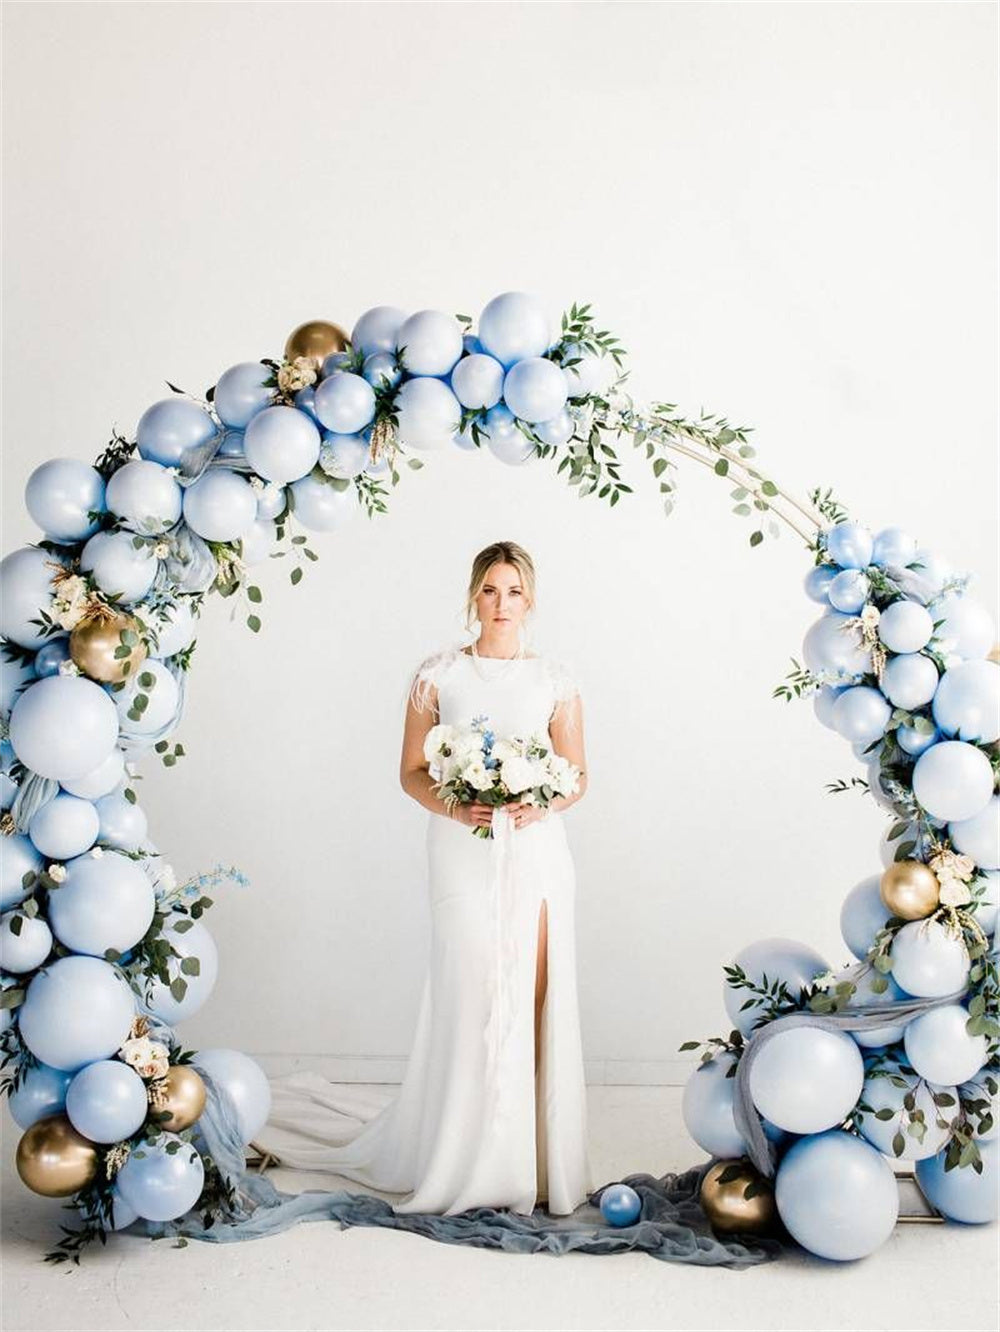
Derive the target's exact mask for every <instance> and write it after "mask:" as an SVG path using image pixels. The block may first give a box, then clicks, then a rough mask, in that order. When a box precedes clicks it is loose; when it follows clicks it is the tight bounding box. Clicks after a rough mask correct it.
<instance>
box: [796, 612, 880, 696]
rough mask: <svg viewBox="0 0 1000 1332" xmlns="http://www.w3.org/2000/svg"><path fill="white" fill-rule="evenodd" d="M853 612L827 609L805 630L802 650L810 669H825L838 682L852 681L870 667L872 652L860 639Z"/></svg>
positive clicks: (823, 670) (820, 670) (849, 682)
mask: <svg viewBox="0 0 1000 1332" xmlns="http://www.w3.org/2000/svg"><path fill="white" fill-rule="evenodd" d="M853 619H855V617H854V616H852V615H842V614H841V613H840V611H835V610H831V611H827V613H826V614H825V615H821V616H820V617H819V619H818V620H817V621H816V622H815V624H813V625H812V626H811V627H810V628H809V630H808V631H807V633H806V636H805V638H804V639H803V642H802V654H803V656H804V657H805V662H806V665H807V666H808V667H809V669H810V670H811V671H816V672H827V673H829V674H830V675H831V676H833V678H834V680H835V681H836V683H838V684H853V683H854V682H855V681H857V680H858V679H859V678H860V677H861V676H862V675H864V674H865V673H866V672H869V671H871V669H872V654H871V652H870V651H869V650H868V648H866V647H865V646H864V645H863V644H862V643H861V642H860V637H859V633H858V630H857V626H856V625H852V624H851V623H850V621H851V620H853Z"/></svg>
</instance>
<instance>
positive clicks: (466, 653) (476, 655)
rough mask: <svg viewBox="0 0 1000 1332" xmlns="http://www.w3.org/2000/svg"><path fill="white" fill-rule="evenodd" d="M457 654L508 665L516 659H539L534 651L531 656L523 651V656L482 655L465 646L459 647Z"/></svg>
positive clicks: (470, 659) (474, 659) (472, 659)
mask: <svg viewBox="0 0 1000 1332" xmlns="http://www.w3.org/2000/svg"><path fill="white" fill-rule="evenodd" d="M458 655H459V656H460V657H468V659H469V661H505V662H507V664H508V665H509V666H510V665H513V664H514V662H516V661H538V660H539V659H540V658H539V655H538V654H537V653H534V654H533V655H532V656H528V655H527V653H525V654H524V655H523V656H519V657H484V656H483V655H482V653H479V652H475V653H473V652H469V651H467V650H466V649H465V648H459V652H458Z"/></svg>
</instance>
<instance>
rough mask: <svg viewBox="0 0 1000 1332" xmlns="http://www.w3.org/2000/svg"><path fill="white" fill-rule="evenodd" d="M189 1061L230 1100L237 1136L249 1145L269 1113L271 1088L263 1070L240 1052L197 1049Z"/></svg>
mask: <svg viewBox="0 0 1000 1332" xmlns="http://www.w3.org/2000/svg"><path fill="white" fill-rule="evenodd" d="M191 1062H192V1064H193V1065H194V1067H195V1068H196V1069H197V1070H198V1071H199V1072H200V1073H207V1074H208V1076H209V1077H210V1078H211V1079H212V1080H213V1081H214V1082H215V1083H217V1084H218V1085H220V1086H222V1087H224V1088H225V1090H226V1091H227V1092H228V1093H229V1095H230V1096H231V1097H232V1100H233V1102H234V1104H235V1107H236V1118H237V1123H238V1125H239V1130H240V1136H241V1137H242V1139H243V1141H244V1143H248V1142H250V1140H251V1139H252V1138H254V1137H256V1135H257V1134H258V1133H259V1132H260V1130H261V1129H262V1128H263V1127H264V1125H265V1124H266V1123H267V1120H268V1116H269V1115H270V1113H271V1085H270V1083H269V1082H268V1080H267V1076H266V1074H265V1073H264V1070H263V1069H262V1068H261V1066H260V1065H259V1064H258V1063H256V1061H255V1060H253V1059H251V1058H250V1056H249V1055H246V1054H243V1052H242V1051H241V1050H227V1049H215V1050H199V1051H198V1053H197V1054H196V1055H195V1056H194V1058H193V1059H192V1061H191Z"/></svg>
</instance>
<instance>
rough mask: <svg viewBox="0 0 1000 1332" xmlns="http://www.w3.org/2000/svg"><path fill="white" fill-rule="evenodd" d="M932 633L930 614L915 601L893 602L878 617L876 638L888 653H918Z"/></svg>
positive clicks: (932, 626) (928, 640)
mask: <svg viewBox="0 0 1000 1332" xmlns="http://www.w3.org/2000/svg"><path fill="white" fill-rule="evenodd" d="M933 632H934V621H933V619H932V618H931V615H930V612H929V611H928V610H927V609H926V607H924V606H921V605H920V604H919V603H918V602H916V601H907V600H906V599H905V598H904V599H902V600H900V601H894V602H892V603H891V605H888V606H886V608H885V610H884V611H883V612H882V613H881V615H880V616H879V621H878V636H879V638H880V639H881V640H882V642H883V643H884V644H885V646H886V647H887V648H888V649H889V651H890V652H919V651H920V650H921V648H925V647H926V646H927V644H928V643H929V642H930V641H931V635H932V634H933Z"/></svg>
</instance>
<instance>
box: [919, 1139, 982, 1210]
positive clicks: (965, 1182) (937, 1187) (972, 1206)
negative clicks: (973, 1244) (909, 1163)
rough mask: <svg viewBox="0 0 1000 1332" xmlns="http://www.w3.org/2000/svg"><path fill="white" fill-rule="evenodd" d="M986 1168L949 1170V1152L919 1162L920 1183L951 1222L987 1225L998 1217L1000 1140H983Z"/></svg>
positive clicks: (932, 1203)
mask: <svg viewBox="0 0 1000 1332" xmlns="http://www.w3.org/2000/svg"><path fill="white" fill-rule="evenodd" d="M979 1152H980V1155H981V1157H982V1164H983V1169H982V1173H981V1174H977V1173H976V1171H975V1170H974V1169H973V1168H972V1166H971V1165H967V1166H953V1167H952V1169H951V1170H947V1169H945V1158H946V1156H947V1153H946V1152H941V1153H939V1154H938V1155H937V1156H932V1157H931V1158H930V1159H929V1160H927V1161H918V1162H917V1165H916V1172H917V1183H918V1184H919V1185H920V1187H921V1189H922V1190H923V1192H924V1196H925V1197H926V1199H927V1201H928V1202H929V1203H931V1205H932V1206H934V1207H936V1208H937V1210H938V1211H939V1212H940V1213H941V1214H942V1215H943V1216H946V1217H948V1219H949V1220H950V1221H962V1222H964V1223H965V1224H966V1225H986V1224H987V1223H988V1222H990V1221H995V1220H996V1219H997V1185H998V1183H1000V1148H998V1145H997V1143H996V1142H983V1141H981V1140H980V1141H979Z"/></svg>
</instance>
